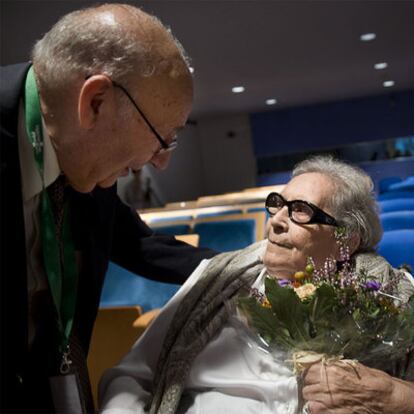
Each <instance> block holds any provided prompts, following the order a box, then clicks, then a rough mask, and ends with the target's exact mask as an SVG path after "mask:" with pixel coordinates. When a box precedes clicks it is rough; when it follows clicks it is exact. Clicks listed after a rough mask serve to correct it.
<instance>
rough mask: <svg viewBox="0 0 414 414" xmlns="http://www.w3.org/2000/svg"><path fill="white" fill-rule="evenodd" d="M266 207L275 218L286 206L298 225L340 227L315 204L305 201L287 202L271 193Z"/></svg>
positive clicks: (279, 195)
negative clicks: (316, 224) (313, 224)
mask: <svg viewBox="0 0 414 414" xmlns="http://www.w3.org/2000/svg"><path fill="white" fill-rule="evenodd" d="M265 206H266V210H267V212H268V213H269V214H270V215H271V216H274V215H275V214H276V213H277V212H278V211H279V210H281V209H282V208H283V207H284V206H287V208H288V212H289V218H290V219H291V220H292V221H293V222H294V223H297V224H312V223H319V224H327V225H329V226H338V222H337V221H336V220H335V219H334V218H333V217H332V216H330V215H329V214H328V213H325V212H324V211H323V210H321V209H320V208H319V207H316V206H315V205H314V204H312V203H309V202H308V201H303V200H292V201H287V200H285V199H284V198H283V196H282V195H281V194H279V193H270V194H269V195H268V196H267V198H266V203H265Z"/></svg>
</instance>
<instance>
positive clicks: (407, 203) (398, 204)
mask: <svg viewBox="0 0 414 414" xmlns="http://www.w3.org/2000/svg"><path fill="white" fill-rule="evenodd" d="M378 204H379V206H380V212H381V213H389V212H390V211H404V210H411V211H414V198H391V199H389V200H382V201H380V202H379V203H378Z"/></svg>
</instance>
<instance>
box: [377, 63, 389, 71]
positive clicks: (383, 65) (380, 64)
mask: <svg viewBox="0 0 414 414" xmlns="http://www.w3.org/2000/svg"><path fill="white" fill-rule="evenodd" d="M387 67H388V63H387V62H380V63H376V64H375V65H374V68H375V69H377V70H382V69H386V68H387Z"/></svg>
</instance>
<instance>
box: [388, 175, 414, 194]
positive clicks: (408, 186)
mask: <svg viewBox="0 0 414 414" xmlns="http://www.w3.org/2000/svg"><path fill="white" fill-rule="evenodd" d="M388 191H414V175H412V176H410V177H407V178H405V179H404V180H402V181H400V182H398V183H394V184H392V185H390V187H389V189H388Z"/></svg>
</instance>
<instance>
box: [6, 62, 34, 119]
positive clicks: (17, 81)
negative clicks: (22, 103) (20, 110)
mask: <svg viewBox="0 0 414 414" xmlns="http://www.w3.org/2000/svg"><path fill="white" fill-rule="evenodd" d="M29 67H30V63H18V64H15V65H9V66H0V97H1V100H0V104H1V112H2V114H3V113H4V112H6V113H7V112H10V111H12V110H15V109H16V108H17V105H18V102H19V97H20V96H21V94H22V92H23V83H24V82H23V81H24V79H25V76H26V73H27V71H28V70H29Z"/></svg>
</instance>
